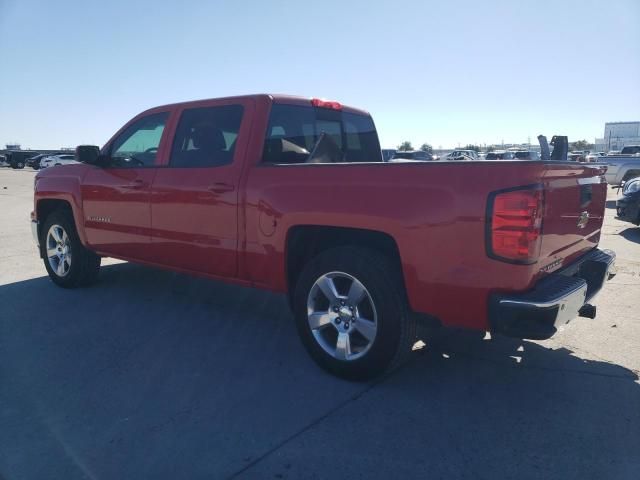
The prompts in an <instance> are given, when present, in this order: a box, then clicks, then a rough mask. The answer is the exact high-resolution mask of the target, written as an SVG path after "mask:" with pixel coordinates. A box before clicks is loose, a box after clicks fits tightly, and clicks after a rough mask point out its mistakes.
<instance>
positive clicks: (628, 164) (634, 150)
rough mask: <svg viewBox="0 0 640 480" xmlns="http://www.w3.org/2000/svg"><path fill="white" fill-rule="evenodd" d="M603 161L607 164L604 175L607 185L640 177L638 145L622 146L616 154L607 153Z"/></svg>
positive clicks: (639, 149)
mask: <svg viewBox="0 0 640 480" xmlns="http://www.w3.org/2000/svg"><path fill="white" fill-rule="evenodd" d="M603 162H605V163H606V164H607V165H608V168H607V172H606V173H605V177H606V179H607V183H608V184H609V185H620V184H621V183H622V182H626V181H628V180H630V179H632V178H635V177H640V145H629V146H627V147H624V148H623V149H622V150H621V151H620V153H619V154H618V155H610V154H608V155H607V156H606V157H605V158H603Z"/></svg>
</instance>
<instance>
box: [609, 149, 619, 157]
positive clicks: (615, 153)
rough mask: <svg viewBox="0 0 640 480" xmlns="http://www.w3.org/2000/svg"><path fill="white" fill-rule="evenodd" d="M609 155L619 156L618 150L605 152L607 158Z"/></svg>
mask: <svg viewBox="0 0 640 480" xmlns="http://www.w3.org/2000/svg"><path fill="white" fill-rule="evenodd" d="M610 155H620V150H609V151H608V152H607V156H610Z"/></svg>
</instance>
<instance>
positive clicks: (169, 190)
mask: <svg viewBox="0 0 640 480" xmlns="http://www.w3.org/2000/svg"><path fill="white" fill-rule="evenodd" d="M252 108H253V103H252V102H251V101H249V100H240V101H238V100H235V101H233V100H214V101H207V102H198V104H197V106H193V107H187V108H183V109H182V110H181V111H180V112H179V114H180V118H179V121H178V123H177V126H176V129H175V135H174V139H173V143H172V146H171V150H170V155H169V158H168V160H167V165H166V167H165V168H160V169H158V172H157V174H156V176H155V179H154V181H153V188H152V198H151V219H152V220H151V226H152V237H153V238H152V242H153V246H154V251H155V252H157V253H158V254H159V255H160V256H161V257H162V263H163V264H166V265H171V266H174V267H178V268H180V269H184V270H188V271H195V272H203V273H208V274H212V275H216V276H220V277H234V276H236V275H237V270H238V266H237V251H238V191H239V181H240V177H241V171H242V165H243V160H244V154H245V151H246V144H247V139H248V136H249V134H250V132H249V130H250V117H251V115H250V114H249V110H251V109H252Z"/></svg>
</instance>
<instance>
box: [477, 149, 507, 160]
mask: <svg viewBox="0 0 640 480" xmlns="http://www.w3.org/2000/svg"><path fill="white" fill-rule="evenodd" d="M513 157H514V155H513V152H509V151H507V150H496V151H494V152H488V153H487V155H486V156H485V157H484V159H485V160H513Z"/></svg>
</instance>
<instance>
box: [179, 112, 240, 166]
mask: <svg viewBox="0 0 640 480" xmlns="http://www.w3.org/2000/svg"><path fill="white" fill-rule="evenodd" d="M242 113H243V107H242V105H221V106H218V107H204V108H190V109H187V110H185V111H184V112H183V113H182V116H181V117H180V123H178V128H177V129H176V135H175V138H174V141H173V147H172V149H171V159H170V160H169V166H171V167H178V168H190V167H191V168H193V167H195V168H198V167H200V168H207V167H218V166H220V165H227V164H229V163H231V162H232V161H233V153H234V151H235V147H236V140H237V138H238V132H239V131H240V123H241V122H242Z"/></svg>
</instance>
